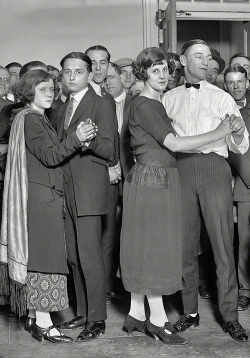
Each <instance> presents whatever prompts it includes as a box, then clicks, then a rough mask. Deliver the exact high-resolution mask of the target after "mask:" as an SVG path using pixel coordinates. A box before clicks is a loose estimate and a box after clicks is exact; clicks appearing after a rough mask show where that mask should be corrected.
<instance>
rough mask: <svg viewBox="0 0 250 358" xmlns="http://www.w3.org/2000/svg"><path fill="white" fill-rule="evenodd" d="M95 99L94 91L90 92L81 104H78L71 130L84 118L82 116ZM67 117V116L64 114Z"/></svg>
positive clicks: (71, 122)
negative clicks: (93, 98) (80, 118)
mask: <svg viewBox="0 0 250 358" xmlns="http://www.w3.org/2000/svg"><path fill="white" fill-rule="evenodd" d="M92 97H93V93H92V91H90V90H88V91H87V92H86V93H85V95H84V96H83V98H82V100H81V102H80V103H79V104H78V106H77V108H76V110H75V113H74V114H73V117H72V119H71V121H70V124H69V128H70V127H71V126H72V125H74V123H75V122H77V120H78V119H79V117H81V116H82V114H83V113H84V112H85V111H86V110H87V108H88V106H89V105H90V103H91V99H92ZM64 117H65V114H64Z"/></svg>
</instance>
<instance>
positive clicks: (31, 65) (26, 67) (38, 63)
mask: <svg viewBox="0 0 250 358" xmlns="http://www.w3.org/2000/svg"><path fill="white" fill-rule="evenodd" d="M34 67H42V68H44V69H45V70H46V69H47V66H46V65H45V63H44V62H41V61H30V62H27V63H25V65H23V67H22V68H21V70H20V73H19V76H20V77H22V76H24V75H25V73H27V72H29V71H30V70H32V69H33V68H34Z"/></svg>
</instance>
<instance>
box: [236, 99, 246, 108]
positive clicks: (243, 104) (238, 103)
mask: <svg viewBox="0 0 250 358" xmlns="http://www.w3.org/2000/svg"><path fill="white" fill-rule="evenodd" d="M236 103H237V106H238V107H240V108H243V107H245V103H244V101H236Z"/></svg>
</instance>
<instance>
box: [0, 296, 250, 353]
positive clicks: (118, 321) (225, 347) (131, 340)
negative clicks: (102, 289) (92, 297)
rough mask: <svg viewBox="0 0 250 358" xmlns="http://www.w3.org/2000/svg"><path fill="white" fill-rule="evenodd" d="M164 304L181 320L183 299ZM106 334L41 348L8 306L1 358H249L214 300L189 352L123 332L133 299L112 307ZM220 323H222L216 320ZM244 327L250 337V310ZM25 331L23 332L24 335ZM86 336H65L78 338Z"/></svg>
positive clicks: (1, 317)
mask: <svg viewBox="0 0 250 358" xmlns="http://www.w3.org/2000/svg"><path fill="white" fill-rule="evenodd" d="M164 303H165V307H166V311H167V313H168V315H169V318H170V321H171V322H175V321H176V319H177V318H178V316H179V312H178V309H179V307H178V305H179V296H178V295H175V296H172V297H165V298H164ZM107 306H108V319H107V322H106V324H107V327H106V333H105V334H104V335H103V336H101V337H99V338H98V339H96V340H95V341H92V342H87V343H76V342H74V343H72V344H53V343H50V342H47V341H45V342H44V343H39V342H38V341H37V340H36V339H34V338H32V337H31V335H30V334H29V333H28V332H26V331H25V330H24V320H23V319H22V320H21V322H20V327H19V323H18V320H17V318H16V317H14V316H12V315H10V313H9V312H8V306H1V307H0V357H1V358H9V357H10V358H14V357H15V358H16V357H18V358H31V357H36V358H40V357H41V358H42V357H43V358H64V357H69V358H74V357H77V358H80V357H87V358H89V357H95V358H99V357H115V358H127V357H136V358H145V357H146V358H147V357H150V358H151V357H154V358H158V357H168V358H182V357H188V358H196V357H197V358H203V357H213V358H219V357H225V358H233V357H234V358H249V357H250V340H249V342H246V343H238V342H236V341H234V340H232V338H231V337H230V336H229V335H228V334H225V333H224V332H223V330H222V328H221V326H220V324H219V322H218V319H219V313H218V307H217V306H216V305H215V304H212V302H211V300H201V299H200V301H199V313H200V316H201V321H200V326H199V327H197V328H192V329H189V330H188V331H187V332H185V333H183V334H182V335H183V336H184V337H185V338H186V339H187V340H188V344H186V345H185V346H168V345H166V344H164V343H162V342H161V341H158V342H155V341H154V340H153V339H152V338H151V337H150V336H147V335H145V334H143V333H139V332H137V333H134V334H133V336H132V337H128V336H127V334H126V332H124V331H123V330H122V325H123V320H124V318H125V316H126V313H127V312H128V309H129V298H128V297H125V298H124V300H123V301H122V302H121V303H119V304H111V303H108V305H107ZM216 317H217V318H216ZM239 320H240V323H241V324H242V325H243V326H244V328H245V329H246V330H247V332H248V334H249V336H250V309H249V310H247V311H244V312H240V313H239ZM20 328H21V330H20ZM80 331H81V330H74V331H64V333H67V334H68V335H71V336H72V337H73V338H76V337H77V335H78V334H79V333H80Z"/></svg>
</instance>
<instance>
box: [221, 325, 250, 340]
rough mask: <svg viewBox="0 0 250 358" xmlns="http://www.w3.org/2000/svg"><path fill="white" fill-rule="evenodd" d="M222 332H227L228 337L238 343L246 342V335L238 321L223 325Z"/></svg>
mask: <svg viewBox="0 0 250 358" xmlns="http://www.w3.org/2000/svg"><path fill="white" fill-rule="evenodd" d="M223 329H224V332H228V333H229V334H230V336H231V337H232V338H233V339H234V340H236V341H238V342H247V341H248V335H247V333H246V331H245V330H244V328H243V327H242V326H241V325H240V323H239V321H237V320H236V321H229V322H226V323H224V325H223Z"/></svg>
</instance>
